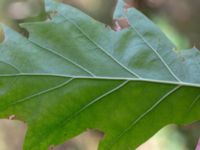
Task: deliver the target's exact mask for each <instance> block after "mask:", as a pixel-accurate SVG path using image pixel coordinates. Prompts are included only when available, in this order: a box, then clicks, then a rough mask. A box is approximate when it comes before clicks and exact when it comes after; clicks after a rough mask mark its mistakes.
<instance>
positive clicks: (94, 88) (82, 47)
mask: <svg viewBox="0 0 200 150" xmlns="http://www.w3.org/2000/svg"><path fill="white" fill-rule="evenodd" d="M46 9H47V11H51V12H54V14H55V16H54V17H53V18H52V20H48V21H46V22H37V23H26V24H23V25H22V27H24V28H26V29H27V30H28V32H29V38H28V39H26V38H24V37H23V36H21V35H19V34H18V33H16V32H14V31H13V30H12V29H10V28H8V27H5V26H4V27H3V28H4V32H5V40H4V42H3V43H1V44H0V117H1V118H5V117H8V116H10V115H13V114H14V115H15V116H16V119H18V120H23V121H25V122H26V123H27V124H28V131H27V135H26V139H25V144H24V149H25V150H45V149H47V148H48V147H49V146H50V145H56V144H59V143H62V142H64V141H65V140H68V139H70V138H72V137H74V136H76V135H78V134H80V133H81V132H83V131H85V130H86V129H87V128H94V129H98V130H100V131H103V132H104V133H105V136H104V139H103V140H102V142H101V143H100V147H99V150H108V149H109V150H124V149H134V148H136V147H137V146H138V145H140V144H141V143H143V142H144V141H145V140H147V139H148V138H150V137H151V136H152V135H153V134H154V133H155V132H157V131H158V130H159V129H161V128H162V127H164V126H165V125H168V124H171V123H176V124H187V123H191V122H194V121H196V120H198V119H199V118H200V112H199V110H200V101H199V99H200V78H199V76H200V67H199V65H200V53H199V51H198V50H197V49H195V48H193V49H190V50H183V51H178V52H177V51H175V50H174V49H175V46H174V45H173V44H172V43H171V42H170V41H169V40H168V39H167V38H166V37H165V35H164V34H163V33H162V32H161V31H160V30H159V29H158V28H157V27H156V26H155V25H154V24H153V23H152V22H151V21H149V20H148V19H147V18H146V17H145V16H143V15H142V14H141V13H140V12H138V11H137V10H135V9H130V10H129V11H128V12H127V13H126V14H124V17H126V18H127V19H128V20H129V23H130V27H129V28H128V29H124V30H122V31H119V32H115V31H113V30H111V29H109V28H106V27H105V26H104V25H103V24H101V23H99V22H97V21H95V20H94V19H92V18H90V17H89V16H87V15H85V14H84V13H82V12H80V11H79V10H77V9H75V8H72V7H70V6H66V5H63V4H60V3H57V2H53V1H47V3H46Z"/></svg>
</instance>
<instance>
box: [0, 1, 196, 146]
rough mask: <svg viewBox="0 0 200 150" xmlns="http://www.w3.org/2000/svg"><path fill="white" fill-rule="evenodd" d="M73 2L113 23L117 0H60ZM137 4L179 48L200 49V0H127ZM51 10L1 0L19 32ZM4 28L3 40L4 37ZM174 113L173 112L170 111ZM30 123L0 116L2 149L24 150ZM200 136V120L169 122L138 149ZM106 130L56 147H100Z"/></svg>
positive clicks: (3, 16)
mask: <svg viewBox="0 0 200 150" xmlns="http://www.w3.org/2000/svg"><path fill="white" fill-rule="evenodd" d="M60 1H62V2H63V3H67V4H70V5H73V6H75V7H77V8H79V9H81V10H82V11H84V12H85V13H87V14H89V15H90V16H92V17H94V18H95V19H97V20H99V21H101V22H103V23H105V24H107V25H110V26H112V25H113V20H112V16H113V11H114V8H115V5H116V2H117V0H60ZM130 6H132V7H136V8H137V9H139V10H141V11H142V12H143V13H145V14H146V15H147V16H148V17H150V18H151V19H152V20H153V21H154V22H155V23H156V24H157V25H158V26H159V27H160V28H161V30H162V31H163V32H164V33H165V34H166V35H167V36H168V38H169V39H170V40H171V41H172V42H174V44H175V45H177V48H178V49H186V48H190V47H193V46H195V47H197V48H199V49H200V14H199V13H200V9H199V8H200V0H127V7H130ZM46 18H47V14H46V13H45V11H44V2H43V1H42V0H0V22H1V23H4V24H6V25H8V26H10V27H12V28H13V29H15V30H16V31H18V32H19V33H21V34H23V35H25V36H26V35H27V34H26V33H27V32H26V31H25V30H24V29H22V28H20V27H19V24H20V23H22V22H27V21H28V22H30V21H43V20H46ZM3 37H4V36H3V32H2V30H1V29H0V41H3ZM169 115H170V114H169ZM26 129H27V127H26V124H24V123H23V122H20V121H13V120H8V119H0V150H22V144H23V140H24V137H25V133H26ZM199 136H200V123H199V122H196V123H193V124H192V125H188V126H182V127H180V126H176V125H169V126H167V127H165V128H163V129H162V130H160V131H159V132H158V133H157V134H156V135H155V136H153V137H152V138H151V139H150V140H148V141H147V142H146V143H144V144H143V145H141V146H140V147H138V149H137V150H194V149H195V147H196V145H197V141H198V139H199ZM102 137H103V133H101V132H99V131H96V130H89V131H86V132H84V133H83V134H81V135H79V136H77V137H75V138H74V139H72V140H70V141H68V142H66V143H65V144H62V145H59V146H57V147H54V149H55V150H97V147H98V143H99V141H100V140H101V139H102Z"/></svg>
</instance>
